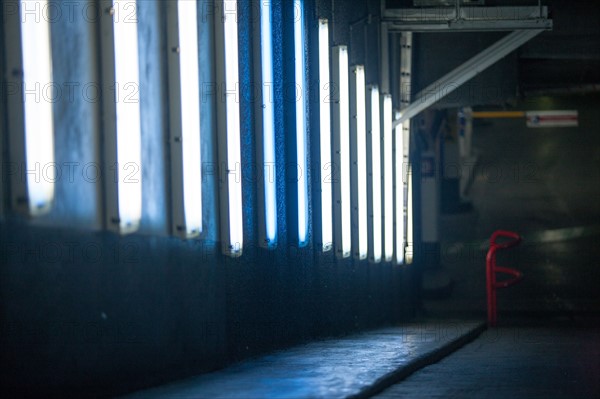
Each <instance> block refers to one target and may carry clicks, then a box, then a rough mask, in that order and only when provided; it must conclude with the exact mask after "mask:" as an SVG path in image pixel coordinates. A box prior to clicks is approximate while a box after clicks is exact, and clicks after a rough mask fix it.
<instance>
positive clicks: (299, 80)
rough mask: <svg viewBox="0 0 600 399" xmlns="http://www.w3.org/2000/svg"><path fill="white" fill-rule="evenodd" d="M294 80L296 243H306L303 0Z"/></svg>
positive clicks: (297, 0)
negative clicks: (295, 97) (298, 91)
mask: <svg viewBox="0 0 600 399" xmlns="http://www.w3.org/2000/svg"><path fill="white" fill-rule="evenodd" d="M294 12H295V15H294V55H295V62H296V65H295V79H296V80H295V81H296V87H297V88H298V89H299V90H300V97H299V98H298V99H296V100H297V101H296V162H297V165H298V173H299V176H298V177H299V178H298V244H299V245H300V246H304V245H306V240H307V236H308V221H307V218H308V198H307V197H308V186H307V184H308V181H307V179H306V172H307V170H308V168H307V163H306V155H307V154H306V121H305V120H306V109H305V108H306V100H305V93H306V91H305V90H306V84H305V83H306V82H305V77H304V75H305V73H306V63H305V59H304V1H303V0H294Z"/></svg>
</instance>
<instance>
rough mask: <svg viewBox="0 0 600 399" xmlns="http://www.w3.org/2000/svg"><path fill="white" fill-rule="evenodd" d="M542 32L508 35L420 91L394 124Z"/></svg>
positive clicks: (452, 89)
mask: <svg viewBox="0 0 600 399" xmlns="http://www.w3.org/2000/svg"><path fill="white" fill-rule="evenodd" d="M542 32H543V30H542V29H539V30H519V31H515V32H512V33H510V34H508V35H506V36H505V37H503V38H502V39H500V40H499V41H497V42H496V43H494V44H492V45H491V46H489V47H488V48H486V49H485V50H483V51H482V52H480V53H479V54H477V55H476V56H474V57H473V58H471V59H470V60H468V61H467V62H465V63H463V64H462V65H460V66H459V67H457V68H455V69H454V70H453V71H451V72H449V73H447V74H446V75H445V76H443V77H441V78H440V79H438V80H436V81H435V82H433V83H432V84H430V85H429V86H427V87H426V88H425V89H423V90H422V91H421V92H420V93H418V94H417V95H416V96H415V99H414V101H413V102H412V103H411V104H410V105H409V106H407V107H406V108H404V109H402V110H401V112H400V117H399V118H397V119H396V120H395V121H394V127H396V126H397V125H399V124H400V123H402V122H404V121H406V120H408V119H410V118H412V117H414V116H416V115H417V114H418V113H420V112H421V111H423V110H425V109H427V108H428V107H430V106H431V105H433V104H434V103H436V102H437V101H439V100H440V99H442V98H443V97H445V96H447V95H448V94H450V93H451V92H453V91H454V90H456V89H457V88H459V87H460V86H461V85H462V84H464V83H465V82H467V81H468V80H470V79H471V78H473V77H474V76H476V75H478V74H479V73H481V72H483V71H484V70H485V69H487V68H488V67H490V66H491V65H493V64H494V63H495V62H496V61H498V60H500V59H502V58H504V57H505V56H506V55H508V54H509V53H510V52H512V51H513V50H515V49H517V48H518V47H520V46H521V45H523V44H525V43H526V42H528V41H529V40H531V39H533V38H534V37H535V36H537V35H539V34H540V33H542Z"/></svg>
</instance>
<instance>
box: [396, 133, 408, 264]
mask: <svg viewBox="0 0 600 399" xmlns="http://www.w3.org/2000/svg"><path fill="white" fill-rule="evenodd" d="M394 134H395V137H394V142H395V144H396V146H395V148H396V154H395V158H396V159H395V166H396V168H395V169H396V170H395V177H396V263H397V264H401V263H404V235H405V232H404V181H403V177H404V173H402V169H403V164H404V124H400V125H398V126H396V128H395V129H394Z"/></svg>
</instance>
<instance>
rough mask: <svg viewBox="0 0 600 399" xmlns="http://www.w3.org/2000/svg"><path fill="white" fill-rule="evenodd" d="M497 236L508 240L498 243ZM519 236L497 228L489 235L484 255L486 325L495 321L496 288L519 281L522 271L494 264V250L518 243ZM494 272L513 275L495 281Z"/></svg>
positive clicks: (494, 324) (494, 323) (493, 325)
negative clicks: (487, 248) (487, 247)
mask: <svg viewBox="0 0 600 399" xmlns="http://www.w3.org/2000/svg"><path fill="white" fill-rule="evenodd" d="M498 238H508V239H510V240H509V241H505V242H501V243H498V242H496V240H497V239H498ZM519 243H521V236H519V235H518V234H517V233H513V232H512V231H505V230H497V231H495V232H494V234H492V237H490V249H489V250H488V252H487V256H486V276H487V308H488V325H489V326H490V327H495V326H496V322H497V309H496V290H497V289H498V288H506V287H510V286H511V285H514V284H516V283H518V282H519V281H521V279H522V278H523V273H521V272H520V271H519V270H516V269H510V268H508V267H502V266H496V252H498V251H499V250H501V249H507V248H511V247H514V246H517V245H519ZM496 273H504V274H508V275H511V276H513V278H511V279H509V280H502V281H496Z"/></svg>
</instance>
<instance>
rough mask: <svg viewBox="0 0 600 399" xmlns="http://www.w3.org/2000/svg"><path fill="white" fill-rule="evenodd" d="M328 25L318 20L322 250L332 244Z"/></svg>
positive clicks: (330, 246) (329, 247)
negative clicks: (328, 175) (329, 175)
mask: <svg viewBox="0 0 600 399" xmlns="http://www.w3.org/2000/svg"><path fill="white" fill-rule="evenodd" d="M329 96H330V81H329V27H328V24H327V20H326V19H320V20H319V118H320V120H319V122H320V124H319V133H320V150H321V239H322V241H323V252H325V251H329V250H330V249H331V248H332V246H333V216H332V209H333V202H332V196H333V194H332V182H331V180H329V181H325V178H324V176H326V175H327V172H328V171H329V172H331V171H332V164H331V114H330V112H331V108H330V103H329Z"/></svg>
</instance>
